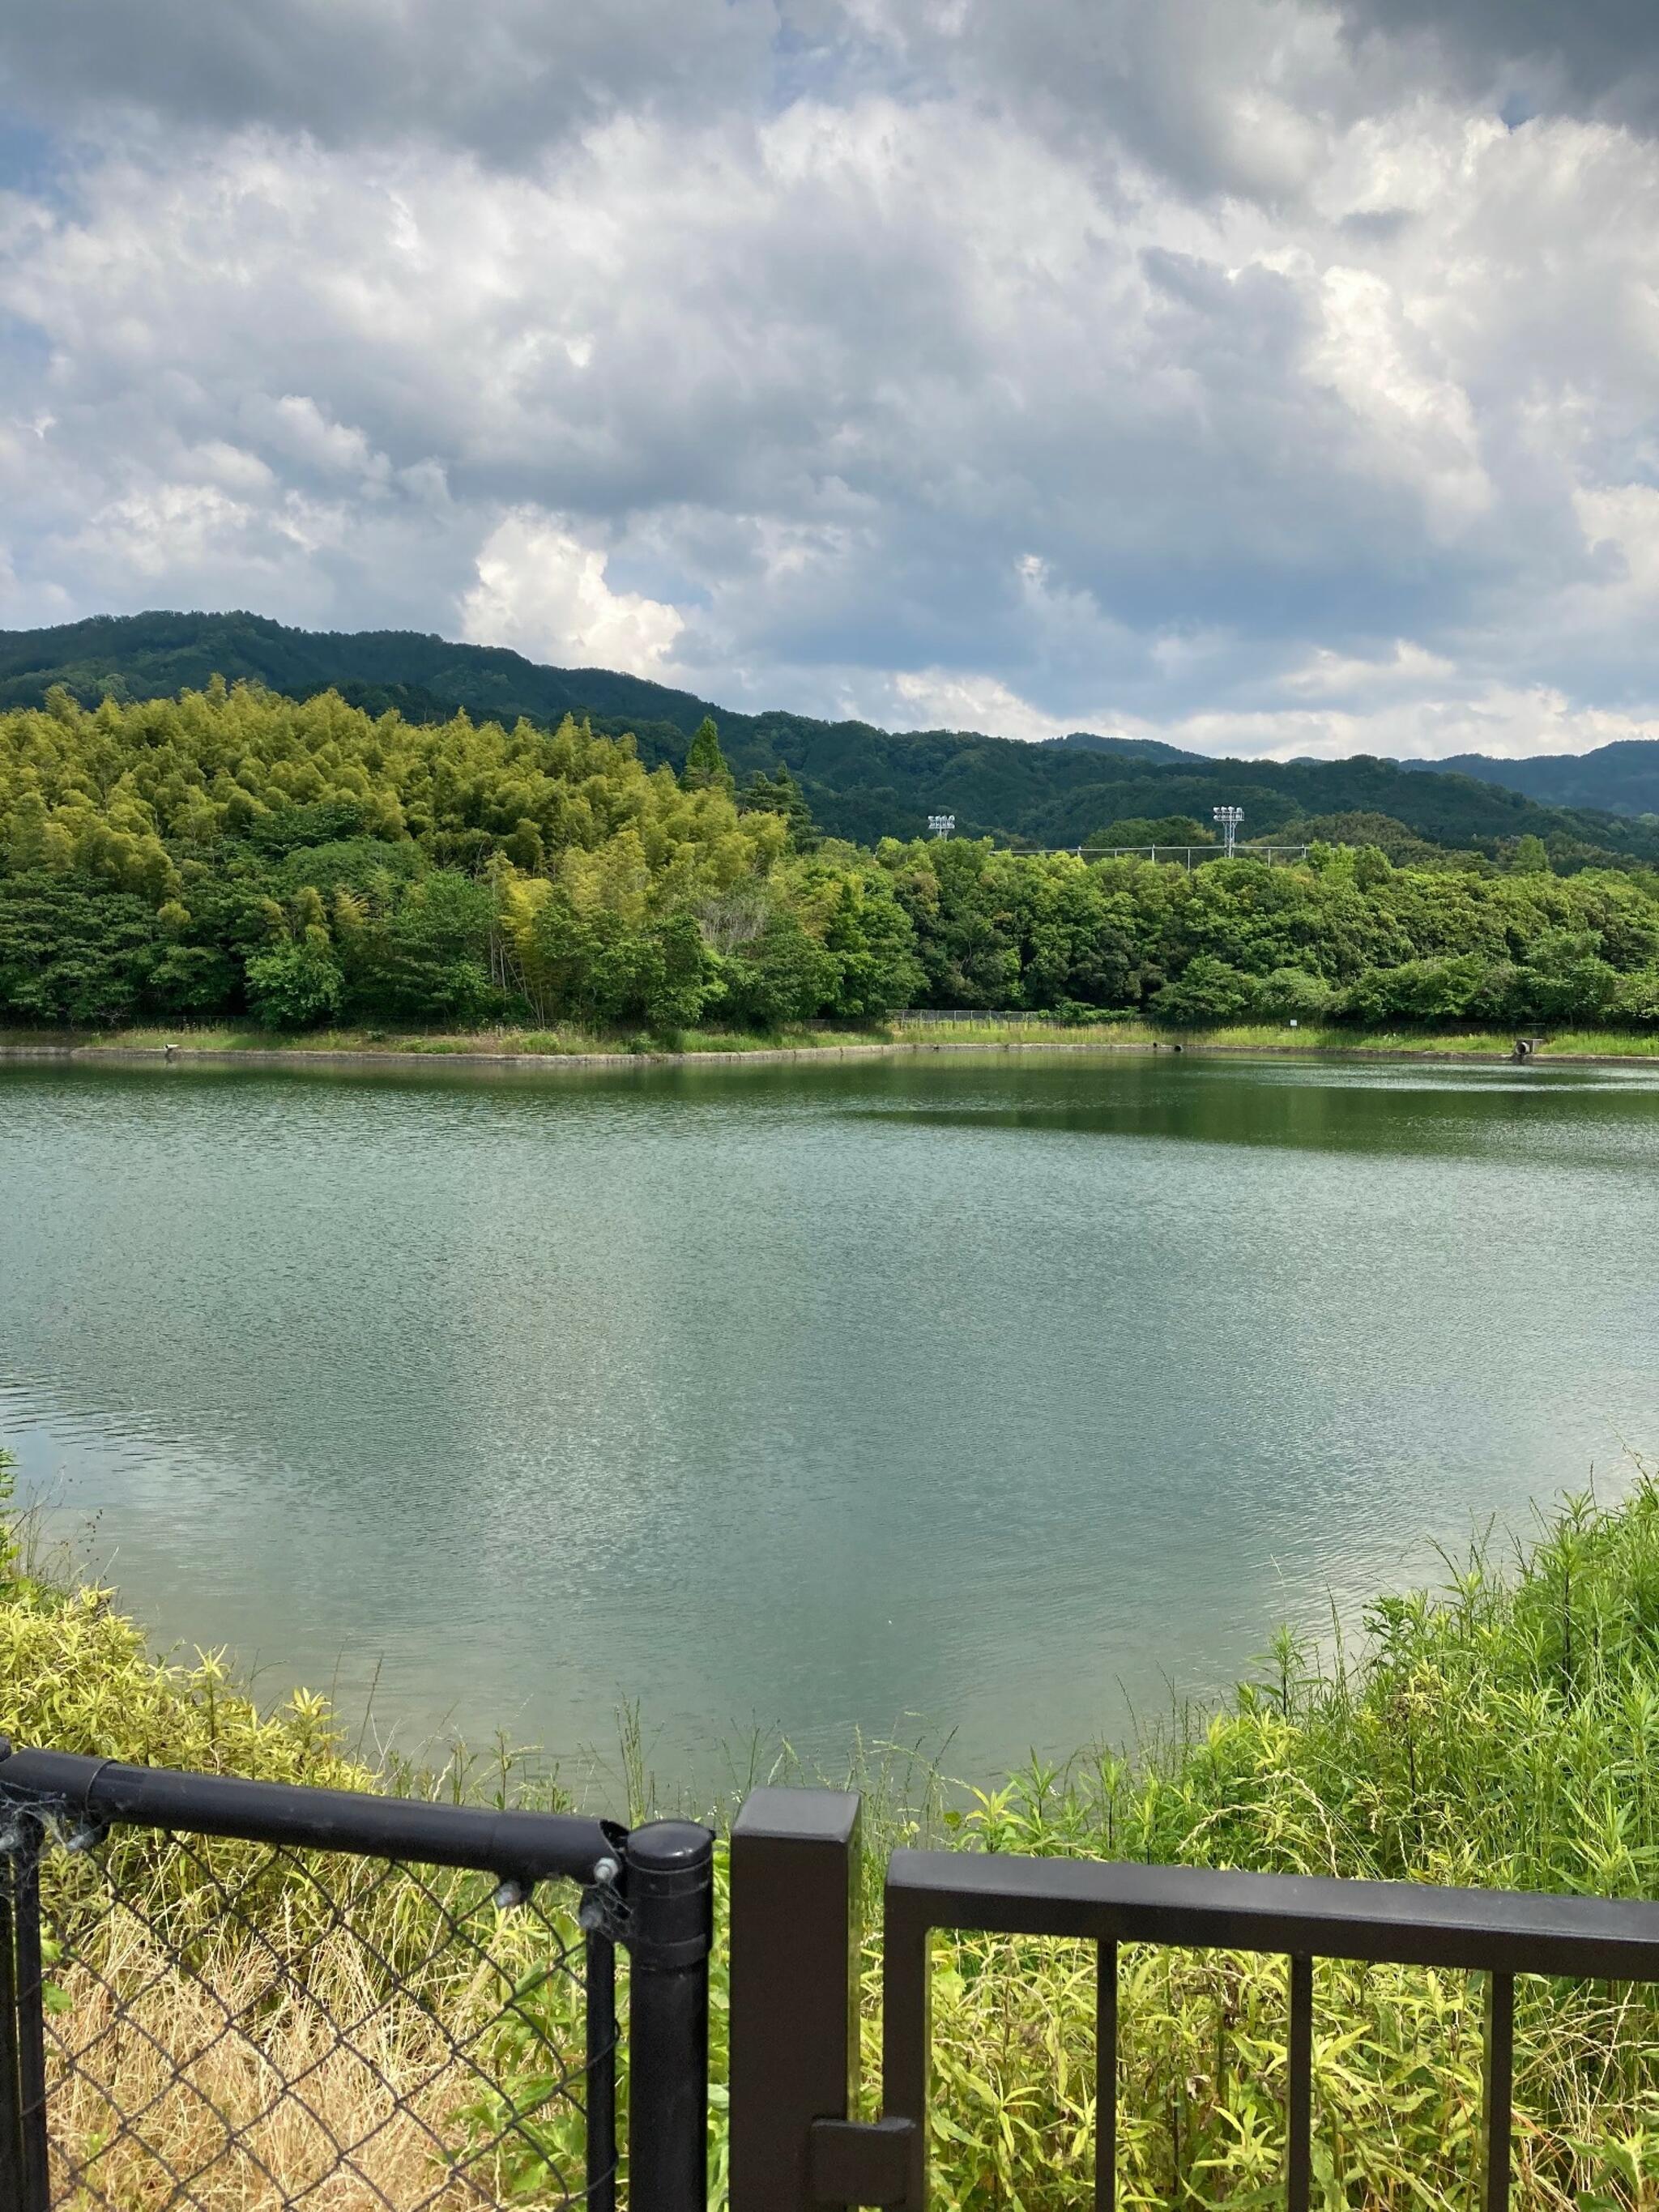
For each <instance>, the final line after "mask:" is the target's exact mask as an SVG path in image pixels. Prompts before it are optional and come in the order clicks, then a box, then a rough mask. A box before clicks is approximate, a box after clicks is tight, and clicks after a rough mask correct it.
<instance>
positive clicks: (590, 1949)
mask: <svg viewBox="0 0 1659 2212" xmlns="http://www.w3.org/2000/svg"><path fill="white" fill-rule="evenodd" d="M584 1980H585V1983H586V1996H587V2051H586V2058H587V2096H586V2105H587V2143H586V2157H587V2172H586V2191H585V2193H584V2202H585V2203H586V2206H587V2208H588V2212H617V1947H616V1945H615V1944H614V1943H613V1942H611V1939H610V1937H609V1936H603V1935H601V1934H600V1933H599V1930H598V1929H589V1931H588V1935H587V1942H586V1961H585V1967H584Z"/></svg>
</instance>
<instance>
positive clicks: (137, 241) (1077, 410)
mask: <svg viewBox="0 0 1659 2212" xmlns="http://www.w3.org/2000/svg"><path fill="white" fill-rule="evenodd" d="M151 606H170V607H235V606H242V607H250V608H253V609H255V610H257V611H260V612H262V613H266V614H270V615H274V616H276V617H279V618H281V619H282V620H283V621H287V622H292V623H303V624H306V625H308V626H313V627H334V628H357V627H362V626H368V625H374V626H386V625H392V626H398V627H410V628H416V629H425V630H436V631H440V632H441V633H442V634H444V635H447V636H451V637H465V638H470V639H473V640H477V641H482V642H487V643H495V644H506V645H512V646H515V647H518V648H519V649H520V651H522V652H524V653H529V654H531V655H532V656H533V657H534V658H536V659H545V660H552V661H557V662H560V663H564V664H582V663H597V664H600V665H606V666H611V667H618V668H628V669H632V670H634V671H637V672H639V673H641V674H644V675H653V676H657V677H659V678H663V679H665V680H666V681H670V682H675V683H681V684H686V685H688V686H690V688H692V689H694V690H699V691H702V692H705V693H707V694H708V695H709V696H712V697H714V698H715V699H718V700H720V701H723V702H729V703H731V704H732V705H743V706H750V707H755V706H792V707H796V708H801V709H804V710H805V711H809V712H816V713H823V714H836V713H857V714H865V715H867V716H869V717H871V718H872V719H874V720H878V721H882V722H885V723H888V724H890V725H892V726H898V727H916V726H938V725H941V724H942V725H947V726H960V727H975V728H981V729H987V730H992V731H995V732H1000V733H1003V734H1005V735H1009V736H1015V737H1038V736H1044V735H1047V734H1048V733H1050V732H1054V731H1059V730H1065V729H1071V728H1077V727H1087V728H1094V729H1103V730H1118V731H1135V732H1149V733H1155V734H1160V735H1164V736H1167V737H1170V738H1174V739H1175V740H1176V741H1177V742H1180V743H1183V744H1192V745H1195V746H1197V747H1200V749H1202V750H1209V751H1224V750H1225V751H1233V752H1245V753H1255V752H1275V753H1296V752H1317V753H1343V752H1349V751H1353V750H1370V751H1377V752H1389V753H1446V752H1452V751H1458V750H1465V749H1469V748H1479V749H1482V750H1488V751H1497V752H1510V753H1521V752H1530V751H1539V750H1583V749H1584V748H1586V747H1588V746H1590V745H1594V744H1603V743H1606V742H1607V740H1608V739H1610V738H1620V737H1631V736H1659V673H1656V639H1659V8H1656V7H1655V5H1654V4H1653V0H1574V4H1573V5H1571V6H1567V5H1565V4H1562V0H1338V4H1336V5H1331V6H1327V5H1321V4H1316V0H599V4H583V0H562V4H558V5H553V4H550V3H549V0H211V4H207V0H144V4H143V6H141V7H140V6H135V5H133V4H132V0H54V4H52V5H51V6H48V7H44V8H40V7H36V8H25V7H23V6H21V5H14V4H6V5H4V6H3V7H0V627H5V628H19V627H23V626H32V625H34V624H37V623H52V622H58V621H64V620H68V619H70V618H72V617H76V616H78V615H82V614H86V613H89V612H94V611H117V612H126V611H134V610H137V609H139V608H143V607H151Z"/></svg>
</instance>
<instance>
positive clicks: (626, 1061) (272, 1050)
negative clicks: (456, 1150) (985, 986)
mask: <svg viewBox="0 0 1659 2212" xmlns="http://www.w3.org/2000/svg"><path fill="white" fill-rule="evenodd" d="M970 1052H977V1053H991V1052H996V1053H1056V1052H1064V1053H1102V1054H1104V1053H1143V1054H1152V1053H1170V1054H1182V1055H1186V1054H1192V1055H1194V1056H1200V1055H1209V1056H1211V1057H1217V1058H1237V1059H1252V1060H1255V1059H1277V1060H1431V1061H1437V1062H1440V1063H1442V1064H1443V1065H1446V1066H1462V1065H1464V1064H1467V1063H1470V1062H1474V1063H1477V1064H1479V1065H1481V1066H1487V1065H1492V1066H1561V1067H1572V1066H1578V1067H1585V1066H1599V1067H1655V1066H1659V1054H1654V1053H1634V1052H1632V1053H1611V1052H1550V1051H1548V1050H1544V1051H1541V1052H1539V1053H1537V1054H1534V1057H1533V1058H1532V1059H1531V1060H1527V1061H1517V1060H1516V1058H1515V1054H1514V1052H1513V1049H1512V1048H1505V1047H1504V1046H1502V1045H1501V1044H1500V1043H1499V1042H1498V1040H1497V1039H1496V1037H1494V1039H1493V1042H1492V1049H1491V1050H1490V1051H1489V1052H1483V1051H1480V1050H1478V1049H1477V1050H1468V1049H1465V1050H1462V1051H1455V1050H1451V1049H1449V1048H1447V1047H1445V1046H1442V1045H1436V1044H1432V1043H1428V1042H1425V1043H1423V1044H1420V1045H1412V1044H1365V1043H1361V1042H1354V1043H1353V1044H1317V1045H1313V1044H1273V1043H1254V1042H1253V1043H1238V1044H1234V1043H1228V1042H1225V1041H1222V1040H1218V1039H1208V1038H1204V1037H1201V1036H1200V1037H1192V1038H1187V1037H1182V1038H1178V1039H1170V1040H1169V1041H1167V1042H1166V1041H1164V1040H1162V1039H1158V1040H1145V1039H1141V1038H1134V1039H1126V1040H1122V1041H1120V1040H1118V1039H1115V1038H1113V1037H1110V1036H1102V1037H1100V1038H1098V1039H1096V1038H1092V1037H1090V1038H1079V1037H1075V1036H1060V1037H1056V1038H1054V1039H1053V1040H1048V1039H1045V1038H1041V1037H994V1036H993V1037H987V1038H985V1039H984V1040H983V1041H980V1040H976V1039H973V1038H958V1037H947V1038H941V1039H939V1041H938V1042H929V1041H928V1040H927V1039H925V1038H916V1039H915V1040H912V1039H909V1038H906V1037H889V1038H874V1039H872V1040H871V1042H869V1043H867V1044H826V1045H760V1046H757V1047H755V1048H753V1049H752V1050H743V1049H738V1050H731V1049H726V1048H711V1049H710V1050H708V1051H707V1052H658V1051H640V1052H507V1051H497V1052H490V1051H482V1050H481V1051H477V1052H472V1051H467V1050H465V1049H463V1050H460V1051H456V1052H449V1051H430V1050H427V1049H424V1048H422V1047H420V1046H418V1045H417V1046H402V1047H400V1046H396V1045H379V1046H377V1045H342V1046H330V1045H318V1046H305V1045H276V1044H273V1045H248V1046H237V1045H212V1044H203V1045H191V1044H189V1043H183V1042H181V1043H179V1044H177V1045H173V1046H167V1045H165V1044H154V1045H149V1044H143V1045H139V1044H131V1045H123V1044H99V1043H95V1042H74V1043H64V1044H53V1043H46V1042H41V1043H29V1044H19V1043H4V1042H0V1064H3V1063H6V1062H28V1061H60V1060H61V1061H70V1060H73V1061H76V1062H79V1063H85V1062H88V1061H97V1062H102V1061H110V1062H113V1063H114V1064H115V1065H117V1066H148V1065H150V1064H155V1063H159V1064H160V1065H161V1066H180V1065H183V1064H185V1063H191V1064H195V1065H200V1066H210V1067H296V1066H297V1067H303V1066H307V1065H308V1064H309V1065H320V1066H327V1067H375V1068H384V1067H406V1066H410V1065H411V1064H413V1065H416V1066H434V1065H435V1066H454V1067H489V1068H510V1067H526V1068H535V1069H548V1068H562V1067H573V1068H575V1067H580V1068H623V1067H695V1066H711V1065H712V1066H753V1065H761V1066H776V1065H778V1064H780V1063H784V1062H788V1061H794V1060H890V1059H898V1058H902V1057H905V1056H907V1055H920V1054H938V1053H970Z"/></svg>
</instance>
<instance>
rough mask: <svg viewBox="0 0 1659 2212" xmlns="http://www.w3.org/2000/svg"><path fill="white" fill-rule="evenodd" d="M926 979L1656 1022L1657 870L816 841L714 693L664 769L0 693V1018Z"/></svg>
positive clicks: (598, 1006)
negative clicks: (12, 704) (727, 726)
mask: <svg viewBox="0 0 1659 2212" xmlns="http://www.w3.org/2000/svg"><path fill="white" fill-rule="evenodd" d="M1375 818H1376V817H1371V819H1372V820H1375ZM1135 826H1146V825H1142V824H1137V825H1135ZM1151 826H1155V827H1156V826H1164V827H1167V826H1168V824H1167V823H1164V824H1163V825H1158V824H1156V823H1154V824H1152V825H1151ZM1364 826H1365V825H1364V822H1363V821H1362V823H1361V827H1362V828H1364ZM1397 827H1398V825H1395V828H1397ZM1385 828H1386V825H1385ZM1424 850H1426V851H1427V854H1428V859H1429V860H1430V862H1431V865H1418V864H1417V863H1419V862H1420V861H1421V860H1423V858H1424ZM1398 862H1403V863H1404V864H1403V865H1402V864H1398ZM913 1003H914V1004H933V1005H935V1006H975V1007H992V1008H1005V1009H1007V1010H1009V1011H1010V1012H1015V1011H1024V1010H1053V1011H1057V1012H1071V1013H1073V1014H1079V1015H1088V1016H1106V1017H1109V1016H1111V1015H1113V1014H1117V1013H1124V1012H1145V1013H1148V1014H1150V1015H1151V1016H1152V1018H1155V1019H1158V1020H1161V1021H1166V1022H1171V1023H1211V1022H1217V1021H1225V1020H1232V1019H1238V1018H1250V1017H1253V1016H1256V1015H1261V1016H1264V1017H1268V1018H1297V1019H1303V1020H1309V1019H1316V1018H1329V1019H1346V1020H1352V1021H1364V1022H1374V1021H1389V1022H1398V1021H1417V1022H1425V1023H1427V1022H1436V1021H1445V1020H1472V1021H1484V1022H1492V1023H1500V1022H1501V1023H1510V1022H1514V1023H1522V1024H1551V1023H1561V1022H1566V1021H1579V1022H1583V1021H1601V1020H1605V1021H1612V1022H1626V1023H1651V1022H1654V1021H1659V878H1656V877H1655V876H1654V875H1653V874H1652V873H1650V872H1644V871H1639V870H1638V871H1619V870H1609V869H1584V870H1581V871H1580V872H1577V874H1574V875H1572V876H1570V877H1567V876H1562V875H1558V874H1556V873H1554V872H1552V870H1551V867H1550V865H1549V855H1548V854H1547V850H1546V848H1545V846H1544V845H1543V844H1542V843H1541V842H1540V841H1539V840H1538V839H1537V838H1535V837H1534V838H1522V839H1521V840H1520V841H1519V842H1516V844H1514V845H1513V846H1512V847H1511V848H1510V850H1509V852H1508V853H1507V854H1506V857H1505V863H1504V865H1503V866H1498V865H1497V864H1495V863H1493V862H1492V861H1490V860H1481V859H1480V858H1479V856H1475V855H1465V856H1463V858H1462V861H1461V862H1460V863H1459V864H1458V865H1455V866H1452V865H1448V860H1447V856H1446V855H1445V854H1436V853H1434V852H1433V851H1432V849H1431V848H1423V849H1419V848H1417V847H1416V845H1415V841H1413V840H1412V839H1411V838H1410V837H1409V836H1407V834H1406V833H1404V832H1401V842H1400V845H1399V852H1398V861H1397V860H1396V859H1391V858H1390V856H1389V853H1388V852H1386V851H1385V850H1383V848H1382V846H1381V845H1380V844H1379V843H1375V842H1358V843H1347V842H1321V843H1316V845H1315V846H1314V847H1313V848H1312V851H1311V852H1310V856H1309V859H1308V860H1307V861H1306V863H1305V864H1301V865H1296V866H1284V865H1277V866H1269V865H1267V864H1264V863H1263V862H1262V861H1261V860H1252V859H1249V858H1242V859H1238V860H1231V861H1228V860H1222V859H1219V858H1217V859H1213V860H1206V861H1205V862H1204V863H1203V864H1202V865H1200V866H1197V867H1195V868H1194V869H1193V870H1192V871H1191V872H1188V870H1186V869H1185V868H1183V867H1180V866H1167V865H1164V864H1161V863H1160V864H1157V865H1154V864H1153V863H1152V862H1149V861H1145V860H1133V859H1129V860H1110V859H1106V860H1102V859H1091V858H1089V857H1086V856H1085V857H1079V856H1077V855H1075V854H1066V853H1060V854H1017V853H1012V852H1008V851H1006V850H997V849H994V848H993V847H992V846H991V845H990V843H989V842H987V841H982V840H970V839H953V840H950V841H945V842H922V841H914V842H903V841H899V840H896V839H887V840H884V841H883V842H881V843H879V844H878V845H877V846H876V847H875V848H874V849H873V850H869V849H860V848H857V847H855V846H853V845H851V844H848V843H845V842H838V841H836V840H833V839H825V838H822V837H820V836H819V835H818V833H817V830H816V829H815V827H814V825H813V823H812V821H811V815H810V812H809V811H808V809H807V807H806V805H805V801H804V799H803V796H802V793H801V791H800V789H799V786H798V784H797V783H796V782H795V781H794V780H793V778H792V777H791V776H790V775H789V774H788V772H787V769H778V770H775V771H771V772H768V771H764V770H762V771H756V772H753V773H751V774H750V775H749V777H748V778H747V780H746V781H743V782H741V783H740V782H739V781H738V778H737V777H736V776H735V775H733V773H732V769H731V767H730V765H729V764H728V763H727V760H726V757H725V754H724V752H723V750H722V746H721V741H720V733H719V732H717V731H716V730H715V728H714V725H713V723H712V721H705V723H704V724H702V726H700V727H699V728H698V730H697V731H696V733H695V736H694V739H693V742H692V744H691V746H690V750H689V753H688V755H687V757H686V758H685V760H684V764H683V766H682V767H681V769H680V770H679V771H678V773H676V772H675V771H674V770H673V769H671V768H668V767H666V766H659V767H656V768H654V769H653V768H650V767H647V765H646V763H643V762H642V761H641V759H640V758H639V757H637V754H636V752H635V749H634V747H633V746H632V745H631V744H629V743H628V742H627V741H626V740H625V739H623V740H614V739H611V738H604V737H599V736H595V735H594V734H593V733H592V730H591V729H590V728H588V727H586V726H584V725H582V724H580V723H578V722H576V721H575V720H573V719H570V718H567V719H566V720H564V722H563V723H562V725H561V726H560V727H559V728H558V729H557V730H556V732H553V733H552V734H549V733H548V732H546V731H544V730H542V729H540V728H538V727H537V726H534V725H532V724H531V723H530V722H528V721H523V720H520V721H519V722H518V723H516V724H515V725H513V726H512V727H507V726H504V725H502V724H501V723H499V722H482V723H474V722H473V721H472V720H470V719H469V718H468V717H467V716H466V715H465V714H458V715H455V716H453V717H451V718H450V719H449V720H445V721H442V722H424V723H421V722H411V721H409V720H405V719H404V717H403V716H402V715H401V714H398V713H397V712H396V711H392V710H388V711H387V712H385V713H382V714H378V715H371V714H368V713H367V712H365V711H364V710H363V709H362V708H357V707H353V706H351V705H349V704H348V703H347V702H345V701H344V700H343V699H342V698H341V697H340V696H338V695H337V694H336V693H331V692H325V693H323V694H321V695H319V696H315V697H313V698H312V699H310V700H308V701H307V702H294V701H292V700H289V699H287V698H284V697H282V696H277V695H276V694H275V693H272V692H270V691H266V690H263V689H260V688H258V687H255V686H252V685H237V686H234V687H227V686H226V685H225V684H223V683H222V681H218V680H216V681H214V682H212V683H210V684H209V685H208V686H207V687H206V689H205V690H202V691H197V692H185V694H183V695H182V696H180V697H179V698H177V699H173V700H156V701H144V702H131V703H123V702H117V701H115V700H113V699H108V698H106V700H104V701H103V702H101V703H100V705H98V706H97V707H95V708H91V709H88V708H84V707H82V705H81V704H79V703H78V702H76V700H75V699H74V698H73V697H72V696H70V694H69V693H67V692H66V691H64V690H54V691H53V692H52V694H51V696H49V698H48V700H47V702H46V705H45V706H44V707H43V708H39V709H19V710H14V711H11V712H9V713H6V714H0V1019H3V1020H4V1021H6V1022H8V1023H10V1024H27V1025H41V1024H44V1025H53V1024H66V1025H76V1026H85V1025H91V1024H114V1023H121V1022H130V1021H133V1020H137V1019H143V1018H158V1019H169V1018H180V1017H189V1018H207V1017H212V1016H220V1015H229V1016H236V1015H241V1014H252V1016H253V1017H254V1018H256V1019H258V1020H259V1021H261V1022H264V1023H267V1024H270V1025H271V1026H273V1027H276V1028H303V1027H307V1026H313V1025H316V1024H323V1023H328V1022H350V1023H354V1024H386V1025H391V1026H408V1027H422V1026H431V1025H450V1026H456V1027H462V1026H469V1025H471V1024H477V1023H480V1022H483V1021H487V1020H492V1019H499V1020H517V1021H526V1020H529V1021H534V1022H536V1023H538V1024H544V1025H546V1024H554V1023H556V1022H562V1021H568V1022H578V1023H581V1024H586V1025H589V1026H593V1027H599V1028H628V1027H644V1028H647V1029H650V1030H653V1031H656V1032H659V1033H662V1032H671V1031H673V1030H682V1029H685V1028H689V1027H690V1026H692V1025H694V1024H699V1023H702V1024H708V1023H714V1022H721V1023H738V1024H748V1025H750V1026H753V1027H756V1028H759V1029H768V1028H775V1027H778V1026H781V1025H783V1024H790V1023H796V1022H801V1021H806V1020H811V1019H815V1018H817V1019H829V1020H838V1021H844V1022H860V1021H865V1020H869V1019H872V1018H878V1017H879V1016H881V1015H883V1014H884V1013H886V1012H890V1011H891V1010H892V1009H894V1008H895V1007H897V1006H903V1005H906V1004H913Z"/></svg>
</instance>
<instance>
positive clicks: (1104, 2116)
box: [1095, 1941, 1117, 2212]
mask: <svg viewBox="0 0 1659 2212" xmlns="http://www.w3.org/2000/svg"><path fill="white" fill-rule="evenodd" d="M1095 2212H1117V1945H1116V1944H1115V1943H1114V1942H1109V1941H1108V1942H1102V1943H1097V1945H1096V1946H1095Z"/></svg>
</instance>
